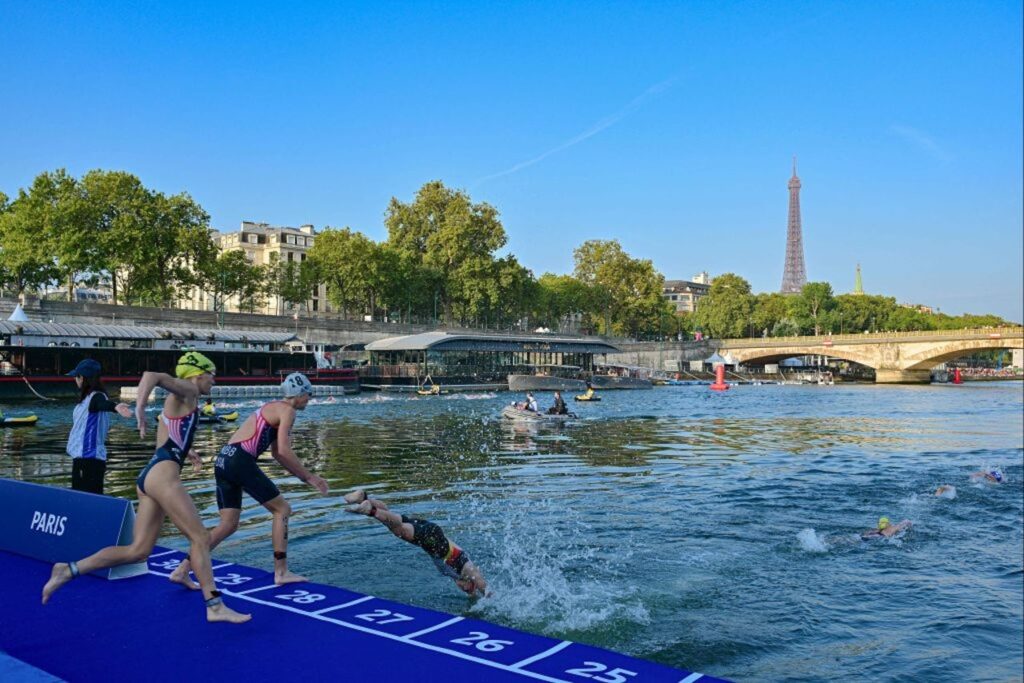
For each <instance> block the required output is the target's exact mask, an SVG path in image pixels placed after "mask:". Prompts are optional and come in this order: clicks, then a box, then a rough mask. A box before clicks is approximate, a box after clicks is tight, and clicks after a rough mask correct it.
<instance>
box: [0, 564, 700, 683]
mask: <svg viewBox="0 0 1024 683" xmlns="http://www.w3.org/2000/svg"><path fill="white" fill-rule="evenodd" d="M183 557H184V555H183V553H181V552H179V551H176V550H168V549H166V548H160V547H157V548H156V549H154V551H153V555H152V556H151V557H150V558H149V573H148V574H145V575H142V576H139V577H136V578H130V579H121V580H117V581H106V580H103V579H100V578H97V577H94V576H84V577H81V578H79V579H75V580H74V581H72V582H71V583H69V584H68V585H67V586H65V587H64V588H62V589H61V590H60V591H58V592H57V593H56V594H55V595H54V596H53V598H52V599H51V600H50V603H49V604H48V605H46V606H43V605H41V604H40V591H41V589H42V586H43V584H44V583H45V582H46V579H47V578H48V576H49V572H50V565H49V564H48V563H45V562H41V561H38V560H33V559H29V558H27V557H22V556H20V555H14V554H11V553H7V552H0V585H2V586H3V591H2V595H3V598H2V601H0V678H2V679H3V680H5V681H8V680H11V681H14V680H26V681H33V682H35V681H52V680H56V679H61V680H65V681H104V680H147V681H173V682H174V683H180V682H181V681H183V680H186V681H187V680H197V681H205V680H212V681H217V682H218V683H230V682H232V681H244V682H245V683H255V682H256V681H266V680H279V681H299V680H301V681H317V680H360V679H363V678H364V677H365V680H367V681H372V682H373V683H384V682H386V681H403V682H404V681H465V682H466V683H469V682H472V681H526V680H530V679H533V680H539V681H556V682H565V683H573V682H575V683H583V682H584V681H594V682H596V683H648V682H653V681H657V682H659V683H660V682H666V683H667V682H671V683H692V682H693V681H698V680H700V681H702V683H703V682H704V681H715V680H720V679H715V678H712V677H710V676H702V675H701V674H698V673H691V672H687V671H681V670H677V669H672V668H669V667H667V666H662V665H660V664H654V663H652V662H646V661H643V660H639V659H633V658H631V657H627V656H626V655H622V654H618V653H615V652H611V651H609V650H603V649H601V648H596V647H591V646H588V645H581V644H579V643H573V642H569V641H565V640H555V639H551V638H545V637H543V636H537V635H532V634H529V633H523V632H521V631H515V630H512V629H510V628H506V627H504V626H498V625H496V624H490V623H487V622H484V621H477V620H475V619H468V618H464V617H458V616H453V615H451V614H444V613H442V612H435V611H432V610H427V609H421V608H419V607H411V606H409V605H403V604H399V603H395V602H390V601H388V600H382V599H380V598H376V597H373V596H370V595H361V594H359V593H354V592H352V591H348V590H345V589H344V588H336V587H334V586H324V585H319V584H314V583H300V584H293V585H290V586H275V585H274V583H273V574H272V573H270V572H266V571H263V570H259V569H253V568H251V567H244V566H241V565H237V564H232V563H225V562H217V561H215V562H214V565H213V567H214V574H215V577H216V581H217V585H218V587H219V588H220V590H221V592H222V593H223V594H224V595H225V597H228V598H229V600H230V605H231V607H233V608H234V609H236V610H238V611H242V612H251V613H252V614H253V619H252V621H251V622H249V623H247V624H243V625H239V626H236V625H229V624H209V623H207V622H206V621H205V619H204V612H203V606H202V600H201V599H200V596H199V595H198V594H197V593H192V592H190V591H187V590H186V589H183V588H182V587H180V586H178V585H175V584H172V583H170V582H169V581H167V580H166V578H165V577H167V576H168V575H169V574H170V572H171V571H172V570H173V569H174V568H175V567H176V566H177V565H178V563H179V562H181V560H182V558H183ZM4 652H6V655H7V656H6V657H5V656H4V654H3V653H4Z"/></svg>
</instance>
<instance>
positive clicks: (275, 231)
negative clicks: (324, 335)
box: [179, 221, 330, 315]
mask: <svg viewBox="0 0 1024 683" xmlns="http://www.w3.org/2000/svg"><path fill="white" fill-rule="evenodd" d="M315 240H316V229H315V228H314V227H313V226H312V225H300V226H299V227H297V228H292V227H287V226H273V225H270V224H268V223H254V222H252V221H242V225H241V227H240V228H239V229H238V231H237V232H227V233H216V234H215V235H213V241H214V243H215V244H216V245H217V247H218V249H219V250H220V251H221V252H225V251H241V252H243V253H244V254H245V257H246V259H247V260H248V261H249V263H251V264H253V265H257V266H269V265H272V264H274V263H275V262H279V263H282V264H284V265H285V266H287V264H289V263H293V264H295V265H296V268H297V267H298V266H300V265H301V264H302V262H303V261H305V260H306V258H307V257H308V256H309V254H308V252H309V249H310V248H312V246H313V244H314V242H315ZM214 304H215V295H214V293H213V292H207V291H205V290H202V289H200V288H195V289H193V290H192V293H191V296H189V297H187V298H185V299H183V300H181V301H180V302H179V306H180V307H181V308H191V309H193V310H196V309H198V310H206V311H212V310H214ZM296 308H300V309H301V308H304V309H305V310H306V311H308V312H318V311H329V310H330V307H329V306H328V305H327V286H326V285H324V284H320V285H317V286H316V287H315V288H314V289H313V290H312V291H311V292H310V297H309V299H307V300H306V301H305V302H304V303H303V304H299V305H297V306H296V305H295V304H292V303H288V302H285V301H284V300H283V299H282V298H281V297H280V296H277V295H276V294H271V295H269V296H267V298H266V301H265V303H264V305H263V306H258V307H256V309H255V310H252V311H249V310H248V309H246V310H245V311H244V312H252V313H265V314H269V315H282V314H285V313H290V312H292V311H294V310H295V309H296ZM224 309H225V310H227V311H237V312H241V311H242V308H241V302H240V301H239V298H238V297H237V296H232V297H230V298H228V299H227V301H226V302H225V305H224Z"/></svg>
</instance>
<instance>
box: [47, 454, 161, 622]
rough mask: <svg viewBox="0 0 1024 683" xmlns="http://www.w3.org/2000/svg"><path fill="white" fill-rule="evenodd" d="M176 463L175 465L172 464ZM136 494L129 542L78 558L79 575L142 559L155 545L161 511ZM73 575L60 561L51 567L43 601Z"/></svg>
mask: <svg viewBox="0 0 1024 683" xmlns="http://www.w3.org/2000/svg"><path fill="white" fill-rule="evenodd" d="M175 466H176V465H175ZM138 494H139V511H138V514H137V515H136V517H135V526H134V527H133V529H132V539H133V540H132V544H131V545H112V546H107V547H106V548H103V549H101V550H98V551H96V552H95V553H93V554H92V555H90V556H89V557H86V558H85V559H82V560H79V561H78V562H76V563H75V564H76V565H77V569H78V571H79V573H81V574H88V573H89V572H94V571H96V570H97V569H106V568H107V567H116V566H118V565H122V564H132V563H134V562H144V561H145V560H146V559H147V558H148V557H149V554H150V553H151V552H152V551H153V546H154V545H156V539H157V537H158V536H159V535H160V525H161V524H162V523H163V521H164V511H163V508H161V507H160V504H159V503H157V502H156V501H155V500H153V499H152V498H151V497H149V496H147V495H146V494H144V493H143V492H142V491H139V492H138ZM72 578H73V576H72V572H71V566H70V564H69V563H65V562H59V563H57V564H55V565H54V566H53V571H51V572H50V580H49V581H47V582H46V585H45V586H43V604H44V605H45V604H46V602H47V601H48V600H49V599H50V597H51V596H52V595H53V594H54V593H55V592H56V591H57V589H58V588H60V587H61V586H63V585H64V584H65V583H67V582H68V581H70V580H71V579H72Z"/></svg>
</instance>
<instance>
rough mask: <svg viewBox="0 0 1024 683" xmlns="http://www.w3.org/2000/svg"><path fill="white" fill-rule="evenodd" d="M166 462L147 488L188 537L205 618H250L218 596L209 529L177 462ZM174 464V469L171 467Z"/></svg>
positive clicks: (155, 471) (232, 620)
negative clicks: (179, 474)
mask: <svg viewBox="0 0 1024 683" xmlns="http://www.w3.org/2000/svg"><path fill="white" fill-rule="evenodd" d="M163 464H164V463H157V465H156V466H155V467H154V468H153V469H152V470H151V471H150V473H149V474H148V475H147V476H146V490H147V491H148V492H149V496H150V497H152V498H153V499H155V500H156V501H157V502H158V503H159V504H160V507H162V508H163V509H164V510H165V511H166V512H167V515H168V516H169V517H170V518H171V521H172V522H173V523H174V526H176V527H178V529H179V530H180V531H181V533H182V534H184V535H185V537H186V538H188V540H189V543H190V546H189V557H191V558H192V571H194V572H195V574H196V578H197V579H199V585H200V586H201V587H202V589H203V597H204V598H205V599H206V620H207V621H226V622H230V623H233V624H240V623H242V622H245V621H249V619H251V618H252V615H249V614H240V613H239V612H236V611H234V610H233V609H231V608H230V607H228V606H227V605H225V604H224V603H223V601H221V600H219V599H218V598H219V597H220V591H218V590H217V585H216V584H215V583H214V581H213V569H212V566H211V564H210V532H209V531H207V530H206V527H204V526H203V521H202V520H201V519H199V513H198V512H197V511H196V506H195V504H194V503H193V502H192V498H191V497H190V496H189V495H188V491H186V490H185V487H184V485H182V483H181V479H179V478H178V469H177V465H175V464H174V463H171V462H169V461H168V462H167V464H168V467H167V468H165V469H163V470H161V466H162V465H163ZM171 466H173V467H174V468H175V469H173V470H172V469H171Z"/></svg>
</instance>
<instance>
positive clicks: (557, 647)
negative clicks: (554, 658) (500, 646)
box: [512, 640, 572, 669]
mask: <svg viewBox="0 0 1024 683" xmlns="http://www.w3.org/2000/svg"><path fill="white" fill-rule="evenodd" d="M570 645H572V641H571V640H563V641H562V642H560V643H559V644H558V645H555V646H554V647H549V648H548V649H547V650H544V652H541V653H539V654H535V655H534V656H532V657H527V658H526V659H524V660H522V661H519V662H516V663H515V664H512V668H513V669H521V668H522V667H524V666H527V665H528V664H533V663H534V662H537V661H540V660H541V659H544V658H545V657H550V656H551V655H553V654H555V653H556V652H561V651H562V650H564V649H565V648H567V647H569V646H570Z"/></svg>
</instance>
